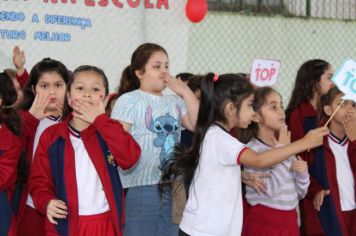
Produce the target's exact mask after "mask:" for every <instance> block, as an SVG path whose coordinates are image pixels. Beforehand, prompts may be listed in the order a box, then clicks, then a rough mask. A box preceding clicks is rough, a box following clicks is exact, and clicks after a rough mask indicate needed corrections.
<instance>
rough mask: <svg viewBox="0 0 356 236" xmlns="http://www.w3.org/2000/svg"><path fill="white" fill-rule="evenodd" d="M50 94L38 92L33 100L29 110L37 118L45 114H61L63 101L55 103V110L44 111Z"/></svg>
mask: <svg viewBox="0 0 356 236" xmlns="http://www.w3.org/2000/svg"><path fill="white" fill-rule="evenodd" d="M50 100H51V99H50V95H49V94H44V93H41V92H38V93H37V94H36V96H35V99H34V100H33V103H32V106H31V107H30V110H29V112H30V113H31V114H32V115H33V116H34V117H36V118H37V119H38V120H41V119H43V118H44V117H46V116H51V115H61V114H62V111H63V101H58V102H57V103H56V107H57V109H56V110H53V111H46V108H47V106H48V104H49V103H50Z"/></svg>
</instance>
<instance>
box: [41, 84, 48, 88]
mask: <svg viewBox="0 0 356 236" xmlns="http://www.w3.org/2000/svg"><path fill="white" fill-rule="evenodd" d="M40 87H41V88H43V89H46V88H48V84H41V85H40Z"/></svg>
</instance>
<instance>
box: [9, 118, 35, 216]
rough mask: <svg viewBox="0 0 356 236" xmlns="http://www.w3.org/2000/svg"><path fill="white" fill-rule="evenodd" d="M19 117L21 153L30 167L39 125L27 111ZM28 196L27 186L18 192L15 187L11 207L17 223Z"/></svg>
mask: <svg viewBox="0 0 356 236" xmlns="http://www.w3.org/2000/svg"><path fill="white" fill-rule="evenodd" d="M20 116H21V123H22V126H21V132H22V133H21V138H20V140H21V151H24V152H25V153H26V155H27V156H26V160H27V164H28V165H29V166H31V163H32V153H33V143H34V140H35V134H36V130H37V127H38V125H39V123H40V120H38V119H37V118H36V117H34V116H33V115H32V114H31V113H30V112H28V111H20ZM27 196H28V184H26V185H24V186H23V187H22V189H21V190H20V189H19V187H18V186H17V189H16V192H15V195H14V197H13V199H12V207H13V209H14V212H15V215H16V219H17V222H20V221H21V218H22V215H23V213H24V210H25V206H26V199H27Z"/></svg>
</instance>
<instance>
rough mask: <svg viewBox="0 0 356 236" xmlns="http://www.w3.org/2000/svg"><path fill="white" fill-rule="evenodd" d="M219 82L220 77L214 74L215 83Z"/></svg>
mask: <svg viewBox="0 0 356 236" xmlns="http://www.w3.org/2000/svg"><path fill="white" fill-rule="evenodd" d="M218 80H219V75H218V74H214V77H213V81H214V82H216V81H218Z"/></svg>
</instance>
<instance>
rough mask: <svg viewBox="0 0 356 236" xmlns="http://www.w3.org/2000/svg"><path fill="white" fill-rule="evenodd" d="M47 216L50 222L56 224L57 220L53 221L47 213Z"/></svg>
mask: <svg viewBox="0 0 356 236" xmlns="http://www.w3.org/2000/svg"><path fill="white" fill-rule="evenodd" d="M47 218H48V220H49V222H51V223H52V224H54V225H57V224H58V223H57V221H55V220H54V219H53V216H51V215H49V214H47Z"/></svg>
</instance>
